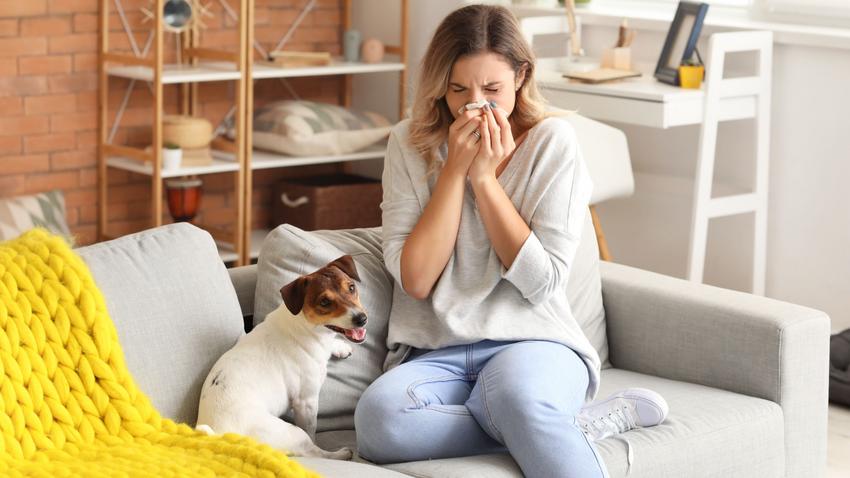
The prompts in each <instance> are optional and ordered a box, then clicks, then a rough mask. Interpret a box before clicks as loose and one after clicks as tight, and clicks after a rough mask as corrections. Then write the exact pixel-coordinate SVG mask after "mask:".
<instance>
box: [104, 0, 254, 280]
mask: <svg viewBox="0 0 850 478" xmlns="http://www.w3.org/2000/svg"><path fill="white" fill-rule="evenodd" d="M111 3H112V2H110V1H109V0H100V17H99V28H100V35H99V37H100V51H99V57H98V73H99V75H98V81H99V90H100V96H99V102H98V112H99V115H98V126H99V131H98V224H97V225H98V228H97V236H98V240H104V239H107V238H109V237H110V234H109V231H108V204H109V202H108V198H109V192H110V191H109V176H108V168H116V169H123V170H126V171H130V172H133V173H136V174H140V175H145V176H148V177H149V178H150V181H151V226H152V227H156V226H159V225H161V224H162V215H163V200H162V195H163V180H164V179H166V178H170V177H179V176H187V175H200V174H212V173H233V176H234V178H233V185H234V192H235V196H236V204H235V207H234V209H235V212H234V215H233V226H232V230H230V231H227V230H223V229H222V228H208V229H210V231H211V233H212V234H213V236H214V237H215V238H216V240H217V241H226V242H228V243H229V244H231V248H232V254H233V256H232V259H233V261H234V262H235V263H236V264H241V263H242V258H243V257H245V256H246V251H245V250H244V248H245V243H244V240H243V238H244V235H243V233H242V229H243V225H244V218H245V216H244V214H245V204H244V202H243V201H244V200H245V190H244V187H245V164H246V162H245V153H244V151H245V142H246V141H247V138H246V134H245V131H246V130H245V118H246V117H247V116H248V115H249V114H250V108H249V107H248V105H247V103H246V101H245V98H246V90H247V85H248V84H249V83H250V81H248V76H247V75H246V71H247V65H248V64H249V61H248V58H249V57H248V54H249V52H250V51H249V49H248V48H247V46H246V44H245V40H246V38H247V31H248V29H249V23H248V19H249V15H248V9H249V3H251V2H250V0H240V2H239V21H238V22H237V28H238V37H239V43H238V45H237V51H236V52H235V53H234V52H229V51H224V50H214V49H208V48H200V47H199V45H198V44H199V39H198V33H197V30H188V31H186V32H183V33H180V34H179V35H181V37H180V39H181V42H182V45H183V48H182V52H181V53H182V57H183V58H186V59H187V62H186V63H185V64H175V65H166V64H164V52H163V43H164V42H163V40H164V38H163V37H164V33H165V32H164V31H163V30H164V26H163V5H164V3H165V2H164V0H155V1H154V2H153V5H152V7H153V28H152V31H151V32H150V36H149V41H148V45H146V46H145V48H144V50H140V49H139V48H138V47H137V45H136V43H135V39H134V34H133V32H132V31H131V29H130V28H129V26H128V25H127V24H126V22H122V23H123V26H124V29H125V33H127V36H128V38H129V39H130V43H131V46H132V47H133V50H134V54H120V53H113V52H110V51H109V16H110V4H111ZM115 9H116V11H117V13H118V14H119V16H120V17H121V18H122V20H123V19H124V18H125V17H124V10H123V6H122V4H121V2H120V1H116V2H115ZM150 46H152V47H153V53H152V55H148V48H149V47H150ZM110 77H119V78H126V79H129V80H130V84H129V86H128V88H127V91H126V92H125V98H124V102H123V103H122V106H121V107H120V108H119V110H118V113H117V115H116V119H115V123H116V124H118V123H120V119H121V116H122V114H123V111H124V108H125V107H126V104H127V100H128V99H129V93H130V91H132V89H133V87H134V86H135V84H136V82H139V81H144V82H148V83H149V85H150V87H151V92H152V94H153V105H152V110H153V111H152V113H153V114H152V122H151V125H152V127H151V130H152V135H151V144H152V145H153V147H151V148H150V150H145V149H141V148H135V147H130V146H122V145H117V144H113V143H112V141H111V139H110V134H109V131H108V130H109V126H110V121H109V118H108V106H109V101H108V100H109V78H110ZM208 81H236V82H237V88H236V94H235V102H236V118H237V122H236V141H235V143H234V144H232V145H230V146H227V145H225V149H226V150H229V154H230V156H231V158H232V160H231V161H224V160H221V159H214V161H213V163H212V164H211V165H207V166H197V167H184V168H180V169H178V170H175V171H163V170H162V168H161V165H162V118H163V87H164V86H166V85H180V87H181V88H182V93H183V95H182V97H183V101H182V102H181V104H180V113H181V114H187V115H194V114H196V113H197V111H198V108H197V84H198V83H200V82H208ZM213 147H215V145H213ZM214 154H216V155H219V154H221V152H218V151H216V152H215V153H214ZM227 257H231V256H227Z"/></svg>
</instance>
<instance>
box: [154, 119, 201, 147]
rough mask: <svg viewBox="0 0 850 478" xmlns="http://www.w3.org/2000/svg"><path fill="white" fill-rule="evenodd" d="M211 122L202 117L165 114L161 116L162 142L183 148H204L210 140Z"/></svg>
mask: <svg viewBox="0 0 850 478" xmlns="http://www.w3.org/2000/svg"><path fill="white" fill-rule="evenodd" d="M212 134H213V128H212V123H210V122H209V121H208V120H206V119H204V118H194V117H192V116H180V115H165V116H163V118H162V142H163V143H174V144H176V145H177V146H180V147H181V148H184V149H198V148H206V147H208V146H209V145H210V141H211V140H212Z"/></svg>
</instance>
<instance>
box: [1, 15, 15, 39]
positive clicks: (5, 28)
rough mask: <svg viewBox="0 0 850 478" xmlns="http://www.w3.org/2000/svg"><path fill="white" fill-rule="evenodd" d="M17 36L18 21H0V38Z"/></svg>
mask: <svg viewBox="0 0 850 478" xmlns="http://www.w3.org/2000/svg"><path fill="white" fill-rule="evenodd" d="M16 36H18V20H16V19H8V20H0V37H16Z"/></svg>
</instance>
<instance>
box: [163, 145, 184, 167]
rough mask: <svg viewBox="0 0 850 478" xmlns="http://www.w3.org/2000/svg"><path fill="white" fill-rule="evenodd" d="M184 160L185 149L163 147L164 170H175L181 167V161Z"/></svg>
mask: <svg viewBox="0 0 850 478" xmlns="http://www.w3.org/2000/svg"><path fill="white" fill-rule="evenodd" d="M182 161H183V150H182V149H180V148H177V149H169V148H162V170H163V171H174V170H175V169H180V163H181V162H182Z"/></svg>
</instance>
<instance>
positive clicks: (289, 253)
mask: <svg viewBox="0 0 850 478" xmlns="http://www.w3.org/2000/svg"><path fill="white" fill-rule="evenodd" d="M345 254H349V255H351V257H352V258H353V259H354V263H355V265H356V266H357V273H358V275H359V276H360V283H359V284H358V285H357V286H358V289H359V292H360V302H361V303H362V304H363V307H364V308H365V309H366V313H367V314H368V317H369V321H368V324H367V325H366V329H367V333H366V341H365V342H363V343H362V344H359V345H353V349H354V353H353V354H352V355H351V356H350V357H348V358H347V359H344V360H338V359H331V360H330V361H329V363H328V377H327V379H326V380H325V383H324V384H323V385H322V389H321V391H320V393H319V421H318V430H319V431H325V430H344V429H348V430H350V429H352V428H354V407H355V406H356V405H357V400H359V399H360V395H361V394H362V393H363V391H364V390H366V387H368V386H369V384H371V383H372V382H373V381H374V380H375V379H376V378H378V376H379V375H380V374H381V372H382V367H383V363H384V358H385V357H386V355H387V320H388V319H389V313H390V305H391V304H392V295H393V289H392V278H391V277H390V275H389V273H388V272H387V271H386V269H385V268H384V256H383V254H382V253H381V232H380V228H377V227H374V228H362V229H343V230H321V231H303V230H301V229H299V228H297V227H295V226H292V225H290V224H284V225H282V226H279V227H278V228H276V229H275V230H273V231H272V232H271V233H269V235H268V236H267V237H266V239H265V241H264V242H263V247H262V249H261V250H260V258H259V260H258V262H257V289H256V295H255V298H254V324H255V325H256V324H259V323H260V322H262V321H263V319H265V317H266V316H267V315H268V314H269V313H270V312H272V311H273V310H275V309H276V308H277V307H278V306H279V305H280V304H281V303H282V302H283V299H282V298H281V296H280V288H281V287H283V286H284V285H286V284H288V283H290V282H291V281H293V280H295V279H296V278H297V277H299V276H302V275H305V274H309V273H311V272H313V271H315V270H317V269H319V268H320V267H323V266H325V265H326V264H327V263H329V262H331V261H333V260H334V259H336V258H338V257H340V256H342V255H345Z"/></svg>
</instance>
